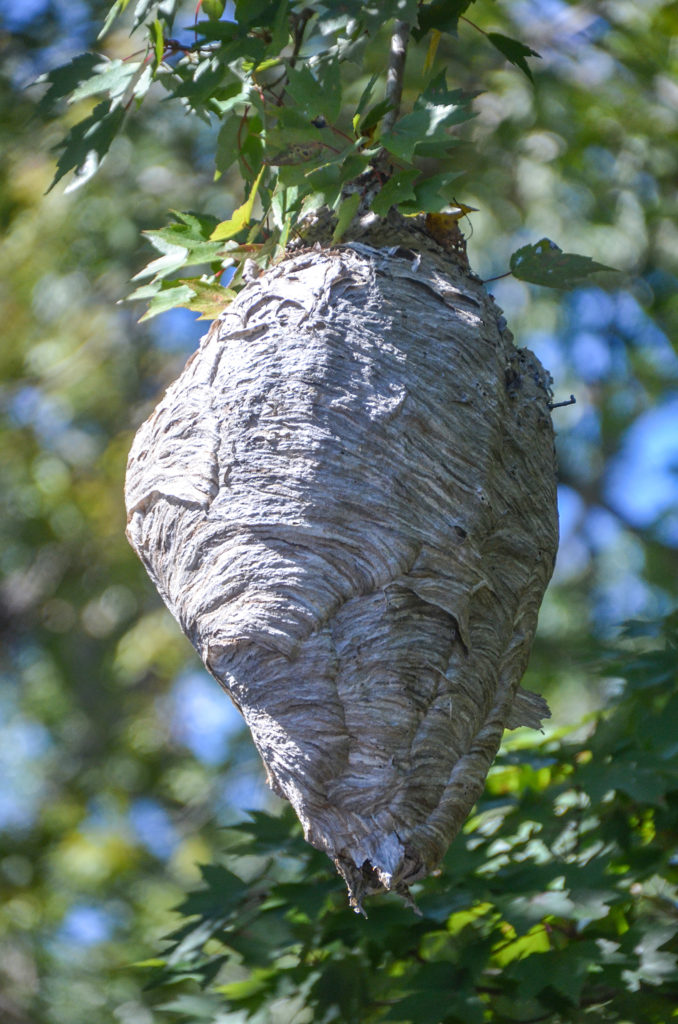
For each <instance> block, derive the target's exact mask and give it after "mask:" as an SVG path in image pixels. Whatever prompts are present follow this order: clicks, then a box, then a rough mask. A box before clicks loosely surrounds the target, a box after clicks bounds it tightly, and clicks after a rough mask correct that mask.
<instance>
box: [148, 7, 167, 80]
mask: <svg viewBox="0 0 678 1024" xmlns="http://www.w3.org/2000/svg"><path fill="white" fill-rule="evenodd" d="M148 33H149V36H150V38H151V43H152V44H153V55H154V57H155V66H156V68H157V66H158V64H160V63H161V61H162V58H163V54H164V52H165V38H164V33H163V30H162V25H161V24H160V20H159V19H158V18H156V19H155V21H152V22H151V24H150V25H149V28H148Z"/></svg>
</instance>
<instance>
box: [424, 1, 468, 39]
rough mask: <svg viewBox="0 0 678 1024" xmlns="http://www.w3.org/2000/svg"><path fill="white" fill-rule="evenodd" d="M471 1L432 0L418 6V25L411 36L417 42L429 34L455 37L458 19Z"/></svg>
mask: <svg viewBox="0 0 678 1024" xmlns="http://www.w3.org/2000/svg"><path fill="white" fill-rule="evenodd" d="M472 3H473V0H433V2H432V3H428V4H427V3H423V4H420V5H419V14H418V19H417V20H418V24H417V25H415V26H414V27H413V28H412V35H413V36H414V38H415V39H416V40H417V42H419V41H420V40H421V39H423V37H424V36H425V35H426V33H427V32H430V31H431V29H436V30H437V31H438V32H447V33H449V34H450V35H453V36H456V34H457V25H458V22H459V19H460V17H461V16H462V14H463V13H464V11H466V10H467V8H469V7H470V6H471V4H472Z"/></svg>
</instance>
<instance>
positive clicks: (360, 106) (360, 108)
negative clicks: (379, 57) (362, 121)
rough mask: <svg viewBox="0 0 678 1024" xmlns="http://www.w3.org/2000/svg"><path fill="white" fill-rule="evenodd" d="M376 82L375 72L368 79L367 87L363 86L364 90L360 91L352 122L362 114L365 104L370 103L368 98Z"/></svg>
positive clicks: (377, 74) (377, 79) (377, 76)
mask: <svg viewBox="0 0 678 1024" xmlns="http://www.w3.org/2000/svg"><path fill="white" fill-rule="evenodd" d="M378 81H379V72H378V71H377V72H375V73H374V74H373V75H372V77H371V78H370V80H369V82H368V83H367V85H366V86H365V88H364V89H363V91H362V94H361V96H360V99H359V100H358V106H357V107H356V108H355V116H354V119H353V120H354V122H355V119H356V118H359V117H360V115H361V114H362V112H363V110H364V109H365V107H366V106H367V104H368V103H369V102H370V97H371V96H372V93H373V91H374V87H375V85H376V84H377V82H378Z"/></svg>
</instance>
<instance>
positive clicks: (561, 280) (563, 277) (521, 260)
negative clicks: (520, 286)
mask: <svg viewBox="0 0 678 1024" xmlns="http://www.w3.org/2000/svg"><path fill="white" fill-rule="evenodd" d="M509 265H510V267H511V273H512V274H513V276H514V277H517V278H518V279H519V280H520V281H529V282H530V283H531V284H542V285H546V286H547V287H549V288H562V289H564V290H569V289H571V288H576V287H577V286H578V285H580V284H581V283H582V281H584V280H585V279H586V278H587V277H590V275H591V274H596V273H599V272H600V271H602V270H614V267H607V266H605V264H604V263H596V261H595V260H592V259H591V258H590V257H589V256H578V255H576V254H575V253H570V252H563V250H562V249H561V248H559V246H557V245H556V243H555V242H552V241H551V239H550V238H542V239H541V240H540V241H539V242H536V243H535V244H534V245H524V246H523V247H522V249H518V250H517V251H516V252H514V253H513V255H512V256H511V260H510V264H509Z"/></svg>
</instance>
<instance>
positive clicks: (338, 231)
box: [332, 192, 360, 242]
mask: <svg viewBox="0 0 678 1024" xmlns="http://www.w3.org/2000/svg"><path fill="white" fill-rule="evenodd" d="M359 206H360V193H359V192H354V193H353V195H350V196H348V197H347V198H346V199H344V200H342V202H341V204H340V206H339V210H338V212H337V226H336V227H335V229H334V233H333V235H332V241H333V242H340V241H341V239H342V236H343V234H344V232H345V231H346V229H347V227H348V226H349V224H350V223H351V221H352V220H353V218H354V217H355V215H356V212H357V210H358V207H359Z"/></svg>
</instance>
